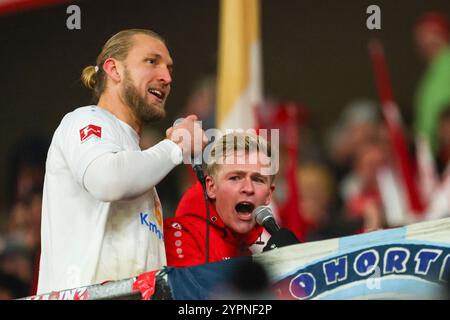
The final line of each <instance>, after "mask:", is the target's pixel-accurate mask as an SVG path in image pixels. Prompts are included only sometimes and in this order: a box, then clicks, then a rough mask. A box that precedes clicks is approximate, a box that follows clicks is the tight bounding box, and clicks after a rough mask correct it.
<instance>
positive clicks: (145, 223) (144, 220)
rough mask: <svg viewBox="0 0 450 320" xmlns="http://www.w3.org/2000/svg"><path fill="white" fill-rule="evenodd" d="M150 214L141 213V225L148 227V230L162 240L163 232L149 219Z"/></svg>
mask: <svg viewBox="0 0 450 320" xmlns="http://www.w3.org/2000/svg"><path fill="white" fill-rule="evenodd" d="M148 215H149V213H148V212H141V213H140V217H141V225H143V226H146V227H147V228H148V230H150V232H153V233H154V234H156V236H157V237H158V238H159V239H160V240H162V238H163V232H162V230H161V229H160V228H158V225H157V224H156V223H153V222H151V221H149V220H148V219H147V218H148Z"/></svg>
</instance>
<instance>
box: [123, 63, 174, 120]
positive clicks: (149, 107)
mask: <svg viewBox="0 0 450 320" xmlns="http://www.w3.org/2000/svg"><path fill="white" fill-rule="evenodd" d="M122 97H123V98H124V100H125V103H126V104H127V105H128V106H129V107H130V109H131V110H132V111H133V113H134V115H135V117H136V118H137V119H138V120H139V121H141V122H142V123H144V124H146V123H151V122H156V121H159V120H161V119H164V117H165V116H166V110H164V104H161V105H160V106H157V105H153V104H151V103H148V102H147V101H146V99H145V98H144V97H142V96H141V95H140V94H139V92H138V90H137V89H136V87H135V86H134V84H133V81H132V79H131V77H130V74H129V72H128V70H125V80H124V85H123V90H122Z"/></svg>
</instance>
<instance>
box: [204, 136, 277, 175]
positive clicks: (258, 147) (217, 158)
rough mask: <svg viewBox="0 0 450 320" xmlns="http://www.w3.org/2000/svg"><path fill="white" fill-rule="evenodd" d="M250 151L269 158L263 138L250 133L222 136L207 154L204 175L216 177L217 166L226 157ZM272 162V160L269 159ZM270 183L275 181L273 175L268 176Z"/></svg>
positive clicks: (267, 148) (268, 146)
mask: <svg viewBox="0 0 450 320" xmlns="http://www.w3.org/2000/svg"><path fill="white" fill-rule="evenodd" d="M252 151H257V152H261V153H263V154H264V155H266V156H267V157H269V158H271V146H270V143H269V142H267V141H266V140H265V139H264V138H263V137H261V136H257V135H255V134H252V133H248V132H247V133H243V132H233V133H228V134H226V135H223V136H222V137H221V138H220V139H218V140H217V141H216V142H214V145H213V146H212V147H211V150H210V152H209V157H208V161H207V166H206V173H207V174H208V175H209V176H212V177H216V175H217V172H218V170H219V166H220V165H221V164H223V163H226V162H223V160H225V159H226V158H227V157H228V156H230V155H232V154H234V153H236V152H245V153H250V152H252ZM271 161H272V159H271ZM269 177H270V182H271V183H272V182H273V180H274V179H275V174H273V175H270V176H269Z"/></svg>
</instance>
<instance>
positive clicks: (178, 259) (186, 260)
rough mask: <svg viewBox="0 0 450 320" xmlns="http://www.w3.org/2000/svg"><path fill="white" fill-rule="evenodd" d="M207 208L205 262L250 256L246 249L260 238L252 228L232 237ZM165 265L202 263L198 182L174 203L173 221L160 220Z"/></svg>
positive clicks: (202, 222)
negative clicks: (247, 231)
mask: <svg viewBox="0 0 450 320" xmlns="http://www.w3.org/2000/svg"><path fill="white" fill-rule="evenodd" d="M208 205H209V208H210V221H211V223H210V229H209V262H216V261H222V260H226V259H230V258H235V257H239V256H243V255H251V252H250V250H249V249H248V247H249V246H251V245H252V244H253V243H254V242H255V241H256V240H257V239H258V237H259V236H260V235H261V232H262V230H263V229H262V227H261V226H259V225H256V226H255V228H254V229H252V231H250V233H248V234H246V235H236V234H234V233H233V232H232V231H231V230H230V229H229V228H228V227H227V226H225V224H224V223H223V222H222V220H221V219H220V217H219V215H218V214H217V211H216V208H215V207H214V205H213V204H212V203H211V202H210V201H208ZM164 242H165V247H166V256H167V265H168V266H173V267H189V266H193V265H197V264H202V263H205V262H206V205H205V200H204V195H203V189H202V186H201V184H200V183H199V182H197V183H196V184H195V185H194V186H192V187H191V188H189V189H188V190H187V191H186V193H185V194H184V196H183V198H182V199H181V201H180V203H179V204H178V208H177V210H176V212H175V217H174V218H168V219H165V220H164Z"/></svg>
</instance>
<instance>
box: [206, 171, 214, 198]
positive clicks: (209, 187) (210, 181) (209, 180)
mask: <svg viewBox="0 0 450 320" xmlns="http://www.w3.org/2000/svg"><path fill="white" fill-rule="evenodd" d="M205 183H206V192H207V193H208V197H209V198H210V199H216V183H215V182H214V178H213V177H211V176H206V178H205Z"/></svg>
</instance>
